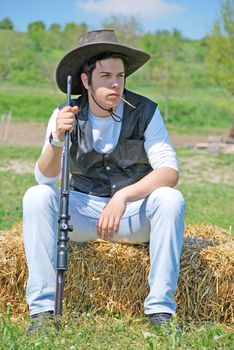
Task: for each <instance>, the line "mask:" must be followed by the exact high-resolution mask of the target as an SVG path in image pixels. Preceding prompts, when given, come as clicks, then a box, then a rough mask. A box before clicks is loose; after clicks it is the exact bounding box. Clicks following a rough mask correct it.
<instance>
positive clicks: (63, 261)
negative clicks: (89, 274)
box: [54, 75, 73, 328]
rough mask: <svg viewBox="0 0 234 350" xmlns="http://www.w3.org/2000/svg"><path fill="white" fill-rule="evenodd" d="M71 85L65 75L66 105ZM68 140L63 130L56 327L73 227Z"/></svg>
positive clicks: (69, 100) (67, 133)
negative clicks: (70, 220)
mask: <svg viewBox="0 0 234 350" xmlns="http://www.w3.org/2000/svg"><path fill="white" fill-rule="evenodd" d="M71 86H72V77H71V76H70V75H69V76H68V77H67V106H70V105H71ZM69 141H70V133H69V131H68V130H67V131H66V132H65V147H64V152H63V161H62V176H61V189H60V207H59V219H58V242H57V276H56V299H55V310H54V313H55V315H56V316H57V317H56V319H57V327H58V328H59V322H60V318H61V315H62V304H63V291H64V273H65V271H67V268H68V240H69V237H68V231H72V230H73V228H72V226H71V225H70V224H69V219H70V215H69V173H70V166H69Z"/></svg>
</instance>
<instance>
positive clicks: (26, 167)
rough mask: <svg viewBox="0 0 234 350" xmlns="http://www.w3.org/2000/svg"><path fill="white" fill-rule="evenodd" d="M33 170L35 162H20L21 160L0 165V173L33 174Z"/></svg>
mask: <svg viewBox="0 0 234 350" xmlns="http://www.w3.org/2000/svg"><path fill="white" fill-rule="evenodd" d="M34 168H35V162H29V161H22V160H10V161H9V162H7V163H4V164H0V172H1V171H6V172H8V171H9V172H13V173H16V174H33V173H34Z"/></svg>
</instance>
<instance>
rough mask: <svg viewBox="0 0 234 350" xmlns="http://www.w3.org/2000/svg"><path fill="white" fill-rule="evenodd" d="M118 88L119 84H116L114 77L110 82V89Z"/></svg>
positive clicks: (116, 80) (116, 79)
mask: <svg viewBox="0 0 234 350" xmlns="http://www.w3.org/2000/svg"><path fill="white" fill-rule="evenodd" d="M118 86H119V82H118V78H117V77H114V78H113V79H112V81H111V87H112V88H116V87H118Z"/></svg>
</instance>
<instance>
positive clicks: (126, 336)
mask: <svg viewBox="0 0 234 350" xmlns="http://www.w3.org/2000/svg"><path fill="white" fill-rule="evenodd" d="M67 316H68V315H66V317H67ZM66 317H65V318H66ZM27 321H28V320H25V319H23V320H11V319H10V317H8V316H7V315H4V316H2V317H1V319H0V338H1V350H9V349H27V350H28V349H37V350H40V349H41V350H44V349H46V350H47V349H48V350H49V349H51V350H54V349H58V350H60V349H61V350H63V349H70V350H75V349H77V350H78V349H79V350H82V349H83V350H88V349H94V350H107V349H108V350H110V349H113V350H131V349H132V350H137V349H139V350H173V349H181V350H182V349H183V350H186V349H187V350H192V349H194V350H198V349H199V350H200V349H210V350H214V349H216V350H218V349H220V350H221V349H226V350H229V349H231V348H232V345H233V341H234V333H233V332H231V331H230V330H228V329H225V328H224V327H222V326H221V325H217V324H206V325H190V326H187V327H185V328H184V329H183V334H182V335H180V334H178V332H177V331H176V328H175V325H176V322H175V321H174V322H173V324H172V327H171V334H167V333H165V332H164V331H162V330H161V329H159V328H158V327H152V326H150V325H149V324H148V322H147V320H146V318H145V317H142V318H137V319H136V318H133V317H127V316H126V317H120V316H118V315H115V316H111V315H105V316H102V317H100V316H98V315H93V314H92V313H88V314H86V315H80V317H79V318H77V319H73V320H72V321H71V320H68V319H66V320H65V321H64V323H63V325H62V328H61V330H60V332H59V333H58V332H56V331H55V330H54V328H53V327H51V328H48V329H47V330H46V331H43V332H38V333H37V334H36V335H34V336H31V337H29V336H27V335H26V329H27V324H28V322H27Z"/></svg>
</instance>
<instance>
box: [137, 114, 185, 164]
mask: <svg viewBox="0 0 234 350" xmlns="http://www.w3.org/2000/svg"><path fill="white" fill-rule="evenodd" d="M144 138H145V141H144V147H145V151H146V153H147V157H148V160H149V163H150V165H151V166H152V168H153V169H157V168H162V167H168V168H172V169H175V170H176V171H179V167H178V161H177V157H176V152H175V150H174V148H173V146H172V144H171V141H170V138H169V136H168V132H167V129H166V127H165V124H164V121H163V118H162V116H161V113H160V111H159V110H158V109H156V111H155V113H154V116H153V117H152V119H151V121H150V123H149V125H148V127H147V129H146V131H145V133H144Z"/></svg>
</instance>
